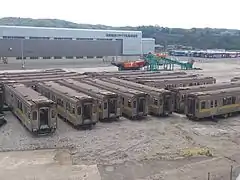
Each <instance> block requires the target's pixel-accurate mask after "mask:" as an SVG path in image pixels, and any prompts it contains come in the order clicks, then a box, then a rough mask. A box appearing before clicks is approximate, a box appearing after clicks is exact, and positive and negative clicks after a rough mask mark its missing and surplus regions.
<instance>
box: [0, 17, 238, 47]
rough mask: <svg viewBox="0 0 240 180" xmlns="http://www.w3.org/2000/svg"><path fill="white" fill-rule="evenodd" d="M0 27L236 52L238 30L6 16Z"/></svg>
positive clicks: (0, 22)
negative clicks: (112, 34)
mask: <svg viewBox="0 0 240 180" xmlns="http://www.w3.org/2000/svg"><path fill="white" fill-rule="evenodd" d="M0 25H12V26H35V27H58V28H80V29H123V30H140V31H142V32H143V37H151V38H155V39H156V43H157V44H161V45H164V46H167V45H184V46H192V47H194V48H200V49H209V48H219V49H237V50H240V31H239V30H232V29H210V28H192V29H182V28H167V27H160V26H139V27H129V26H128V27H111V26H105V25H92V24H77V23H73V22H69V21H64V20H59V19H31V18H14V17H6V18H2V19H0Z"/></svg>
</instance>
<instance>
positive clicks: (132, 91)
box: [83, 78, 146, 95]
mask: <svg viewBox="0 0 240 180" xmlns="http://www.w3.org/2000/svg"><path fill="white" fill-rule="evenodd" d="M85 80H86V81H83V82H86V83H87V82H88V81H90V82H92V83H97V84H100V85H103V86H106V87H109V88H112V89H114V90H117V91H120V92H122V93H125V94H126V93H128V94H131V95H136V94H146V93H145V92H142V91H138V90H135V89H132V88H126V87H123V86H120V85H116V84H113V83H109V82H105V81H102V80H100V79H95V78H87V79H85Z"/></svg>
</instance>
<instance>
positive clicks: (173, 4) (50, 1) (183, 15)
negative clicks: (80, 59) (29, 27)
mask: <svg viewBox="0 0 240 180" xmlns="http://www.w3.org/2000/svg"><path fill="white" fill-rule="evenodd" d="M239 5H240V1H239V0H221V1H220V0H219V1H217V0H144V1H140V0H138V1H137V0H118V1H117V0H67V1H66V0H62V1H61V0H58V1H57V0H38V1H36V0H1V7H3V8H1V10H0V18H2V17H25V18H50V19H62V20H67V21H73V22H76V23H86V24H104V25H110V26H139V25H159V26H164V27H172V28H174V27H177V28H193V27H196V28H204V27H210V28H228V29H240V23H239V19H238V17H239Z"/></svg>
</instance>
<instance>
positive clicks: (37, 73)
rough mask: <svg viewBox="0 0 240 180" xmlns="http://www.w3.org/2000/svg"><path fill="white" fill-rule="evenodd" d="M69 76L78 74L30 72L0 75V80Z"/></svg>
mask: <svg viewBox="0 0 240 180" xmlns="http://www.w3.org/2000/svg"><path fill="white" fill-rule="evenodd" d="M67 74H76V72H48V71H47V72H45V71H43V72H31V73H30V72H29V73H24V72H23V73H18V74H15V73H14V74H12V73H3V74H1V73H0V78H15V77H36V76H51V75H67Z"/></svg>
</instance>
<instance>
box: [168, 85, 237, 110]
mask: <svg viewBox="0 0 240 180" xmlns="http://www.w3.org/2000/svg"><path fill="white" fill-rule="evenodd" d="M233 87H240V82H239V83H237V82H235V83H233V82H232V83H231V82H222V83H216V84H207V85H200V86H188V87H177V88H173V89H171V91H172V93H173V95H174V101H175V103H174V110H175V112H178V113H184V108H185V96H186V95H187V94H188V93H192V92H203V91H212V90H218V89H227V88H233Z"/></svg>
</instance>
